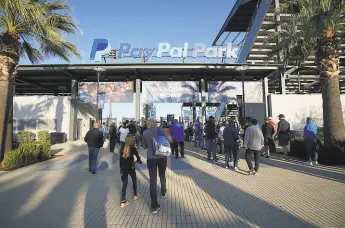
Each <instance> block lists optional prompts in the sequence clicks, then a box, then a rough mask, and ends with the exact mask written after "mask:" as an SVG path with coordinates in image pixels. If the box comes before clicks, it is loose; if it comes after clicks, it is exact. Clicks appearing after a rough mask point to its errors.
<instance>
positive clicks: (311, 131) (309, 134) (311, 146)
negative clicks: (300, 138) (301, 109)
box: [304, 117, 318, 165]
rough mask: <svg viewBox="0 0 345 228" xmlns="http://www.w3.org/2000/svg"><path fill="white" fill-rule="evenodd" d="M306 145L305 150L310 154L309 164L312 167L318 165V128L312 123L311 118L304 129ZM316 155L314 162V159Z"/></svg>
mask: <svg viewBox="0 0 345 228" xmlns="http://www.w3.org/2000/svg"><path fill="white" fill-rule="evenodd" d="M304 144H305V149H306V151H307V153H308V162H309V164H310V165H313V161H314V164H315V165H317V164H318V162H317V159H318V153H317V150H316V146H317V126H316V125H315V124H314V123H313V122H312V119H311V117H308V118H307V124H306V125H305V127H304ZM313 153H314V160H312V159H313Z"/></svg>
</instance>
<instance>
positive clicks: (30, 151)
mask: <svg viewBox="0 0 345 228" xmlns="http://www.w3.org/2000/svg"><path fill="white" fill-rule="evenodd" d="M18 150H19V151H20V152H21V153H22V154H23V156H24V158H25V162H35V161H38V160H40V157H41V149H40V146H39V145H38V144H37V143H36V142H34V141H31V142H30V141H28V142H26V143H23V144H20V145H19V147H18Z"/></svg>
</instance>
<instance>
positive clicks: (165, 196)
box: [161, 191, 168, 199]
mask: <svg viewBox="0 0 345 228" xmlns="http://www.w3.org/2000/svg"><path fill="white" fill-rule="evenodd" d="M167 194H168V192H167V191H166V192H165V194H164V195H161V198H162V199H165V198H167Z"/></svg>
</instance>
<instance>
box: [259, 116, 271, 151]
mask: <svg viewBox="0 0 345 228" xmlns="http://www.w3.org/2000/svg"><path fill="white" fill-rule="evenodd" d="M262 134H263V135H264V149H263V153H262V154H261V156H262V157H264V156H266V158H271V154H270V147H271V145H272V144H273V138H272V137H273V135H274V127H273V126H272V124H270V120H269V118H268V117H266V118H265V123H264V125H262Z"/></svg>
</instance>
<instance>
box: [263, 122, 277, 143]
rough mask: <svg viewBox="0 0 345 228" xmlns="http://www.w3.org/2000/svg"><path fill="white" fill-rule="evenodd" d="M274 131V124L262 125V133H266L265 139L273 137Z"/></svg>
mask: <svg viewBox="0 0 345 228" xmlns="http://www.w3.org/2000/svg"><path fill="white" fill-rule="evenodd" d="M274 133H275V132H274V127H273V126H272V124H270V123H264V125H262V134H263V135H264V138H265V139H272V136H273V134H274Z"/></svg>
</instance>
